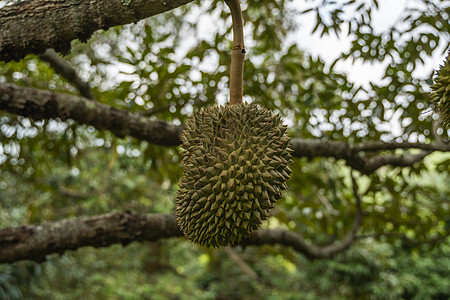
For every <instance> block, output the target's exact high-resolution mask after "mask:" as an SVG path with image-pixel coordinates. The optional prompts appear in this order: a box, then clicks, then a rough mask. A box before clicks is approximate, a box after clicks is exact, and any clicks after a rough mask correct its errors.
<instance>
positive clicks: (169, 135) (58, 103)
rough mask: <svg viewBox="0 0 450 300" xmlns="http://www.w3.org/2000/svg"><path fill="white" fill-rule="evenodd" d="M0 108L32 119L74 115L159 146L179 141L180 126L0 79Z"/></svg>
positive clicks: (97, 126)
mask: <svg viewBox="0 0 450 300" xmlns="http://www.w3.org/2000/svg"><path fill="white" fill-rule="evenodd" d="M0 110H4V111H7V112H11V113H14V114H18V115H22V116H26V117H31V118H33V119H49V118H60V119H61V120H66V119H69V118H70V119H73V120H75V121H78V122H79V123H81V124H87V125H92V126H94V127H95V128H97V129H107V130H109V131H111V132H112V133H114V134H115V135H117V136H119V137H124V136H126V135H130V136H133V137H136V138H138V139H140V140H146V141H149V142H150V143H154V144H156V145H162V146H175V145H179V144H180V134H181V131H182V127H180V126H176V125H173V124H168V123H166V122H163V121H153V120H150V119H149V118H147V117H144V116H142V115H140V114H135V113H131V112H128V111H125V110H120V109H117V108H114V107H111V106H108V105H105V104H102V103H97V102H93V101H90V100H88V99H86V98H82V97H78V96H74V95H69V94H61V93H57V92H52V91H46V90H38V89H31V88H23V87H18V86H15V85H12V84H7V83H0Z"/></svg>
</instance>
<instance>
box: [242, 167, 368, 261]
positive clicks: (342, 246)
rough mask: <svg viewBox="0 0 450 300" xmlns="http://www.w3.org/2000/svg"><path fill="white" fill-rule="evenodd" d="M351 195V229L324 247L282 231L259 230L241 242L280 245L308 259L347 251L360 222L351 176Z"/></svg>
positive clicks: (353, 181) (359, 206) (357, 200)
mask: <svg viewBox="0 0 450 300" xmlns="http://www.w3.org/2000/svg"><path fill="white" fill-rule="evenodd" d="M352 186H353V194H354V195H355V199H356V201H355V202H356V215H355V220H354V222H353V225H352V227H351V228H350V230H349V231H348V232H347V234H346V235H345V237H344V238H343V239H342V240H340V241H338V242H335V243H332V244H330V245H326V246H322V247H320V246H315V245H310V244H308V243H306V241H305V240H304V239H303V238H302V237H301V236H300V235H298V234H296V233H294V232H291V231H287V230H283V229H274V230H267V229H265V230H259V231H257V232H255V233H254V234H252V235H251V236H250V238H249V239H247V240H246V241H244V242H243V244H245V245H263V244H281V245H284V246H289V247H292V248H294V250H295V251H297V252H300V253H302V254H303V255H305V256H306V257H308V258H309V259H317V258H331V257H333V256H335V255H336V254H338V253H340V252H342V251H345V250H347V249H348V248H349V247H350V245H351V244H352V243H353V242H354V241H355V240H356V233H357V231H358V228H359V227H360V226H361V222H362V215H363V212H362V208H361V198H360V196H359V194H358V191H357V185H356V181H355V178H354V177H353V174H352Z"/></svg>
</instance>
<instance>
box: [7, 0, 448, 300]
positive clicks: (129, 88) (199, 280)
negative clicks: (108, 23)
mask: <svg viewBox="0 0 450 300" xmlns="http://www.w3.org/2000/svg"><path fill="white" fill-rule="evenodd" d="M6 2H11V1H6ZM416 2H417V4H416V5H411V6H407V7H406V8H405V10H404V11H403V12H402V15H401V16H400V17H399V18H398V20H397V22H396V23H394V24H393V26H392V27H391V28H389V29H388V30H386V31H383V32H377V31H376V28H373V27H372V21H371V17H372V15H373V14H374V12H375V11H376V10H377V6H378V5H383V2H381V1H380V3H378V1H375V0H373V1H312V0H310V1H305V3H304V7H305V9H302V11H301V12H299V11H297V9H296V8H295V7H294V6H293V3H294V1H291V0H276V1H267V0H253V1H244V2H243V8H244V19H245V22H246V25H245V34H246V46H247V49H248V50H247V53H248V55H247V57H248V59H247V60H246V62H245V75H244V76H245V77H244V95H245V97H244V100H246V101H251V102H256V103H259V104H262V105H263V106H265V107H267V108H269V109H271V110H273V111H275V112H278V113H280V115H282V116H283V117H284V118H285V119H286V121H287V122H288V123H289V125H290V127H289V134H290V136H292V137H301V138H310V139H318V140H321V141H327V140H341V141H348V142H350V143H366V142H369V141H379V140H383V141H387V142H391V141H395V142H403V141H409V142H415V141H419V142H423V143H431V142H438V141H441V140H443V141H444V142H448V132H447V131H446V130H444V129H443V128H442V125H441V124H439V123H436V122H435V121H436V120H437V119H438V115H437V114H436V113H434V112H433V109H434V107H433V105H432V104H431V103H430V96H429V93H428V92H429V85H430V84H431V82H432V75H433V74H432V73H431V69H428V70H427V72H429V73H418V72H417V68H418V67H420V66H422V64H423V62H424V61H426V58H427V57H430V56H432V55H436V53H443V52H445V50H446V49H445V48H446V47H448V42H446V41H448V40H449V32H450V28H449V26H450V25H449V24H450V20H449V4H448V2H446V1H437V0H435V1H416ZM4 4H6V3H5V1H0V6H2V5H4ZM308 14H314V15H315V17H316V20H317V23H316V24H317V25H316V26H315V28H314V31H315V32H316V34H320V35H322V36H326V35H333V34H337V35H348V37H349V38H350V40H351V42H352V43H351V48H350V49H349V50H348V52H347V53H343V54H342V56H341V57H339V58H338V59H337V60H336V63H337V62H339V61H352V60H353V61H357V60H360V61H363V62H366V63H373V62H384V66H385V70H384V77H383V80H382V81H380V82H377V83H372V84H371V85H370V87H361V86H359V85H357V84H355V83H353V82H351V81H350V80H349V79H348V78H347V76H346V74H340V73H338V72H336V71H335V67H334V66H335V64H332V65H328V64H325V63H324V62H323V61H322V60H321V59H320V58H315V57H314V56H312V55H310V54H308V53H305V52H304V51H303V50H302V49H301V45H300V46H299V45H297V44H293V43H291V42H289V40H290V39H289V36H290V34H292V32H293V31H294V30H295V29H296V23H295V22H296V18H297V17H300V16H304V15H308ZM205 15H208V16H212V18H213V20H214V23H212V24H211V23H205V22H210V20H209V19H208V20H206V21H205V20H204V19H203V17H204V16H205ZM205 24H207V27H208V30H206V31H205V30H204V29H203V28H204V27H205ZM230 24H231V20H230V17H229V13H228V10H227V8H226V6H225V4H224V3H223V1H218V0H210V1H201V3H197V2H195V3H191V4H189V5H186V6H183V7H180V8H178V9H176V10H174V11H171V12H168V13H165V14H164V15H158V16H155V17H152V18H150V19H147V20H144V21H140V22H138V23H137V24H131V25H125V26H120V27H116V28H112V29H110V30H108V31H106V32H97V33H96V34H95V36H94V37H93V38H92V39H90V40H89V41H88V42H87V43H86V44H83V43H80V42H74V43H73V45H72V46H73V48H72V52H71V54H70V55H69V56H68V57H66V59H67V60H68V61H69V62H70V63H71V64H72V65H73V66H75V68H76V69H77V71H78V73H79V74H80V75H81V77H82V78H83V79H84V80H86V81H88V82H89V83H90V85H91V87H92V90H93V92H94V94H95V96H96V101H99V102H102V103H105V104H108V105H111V106H114V107H117V108H121V109H127V110H129V111H133V112H140V113H143V114H146V115H148V116H151V117H152V118H158V119H162V120H165V121H169V122H173V123H176V124H181V123H185V122H186V119H187V118H188V117H189V116H190V115H192V112H193V111H194V110H198V109H200V108H202V107H207V106H211V105H214V104H215V103H221V104H223V103H225V101H226V97H227V96H226V95H227V84H228V73H229V63H230V55H229V53H230V51H229V49H230V45H231V44H230V38H231V26H230ZM300 30H301V29H300ZM302 34H308V33H306V32H303V33H302ZM186 36H189V37H193V36H196V37H197V38H196V39H195V41H192V39H185V38H184V37H186ZM434 68H437V66H434ZM0 80H1V81H6V82H11V83H14V84H17V85H23V86H30V87H36V88H41V89H51V90H57V91H62V92H68V93H77V91H76V90H75V89H74V88H73V87H72V86H71V84H70V83H69V82H68V81H67V80H66V79H64V78H62V77H61V76H59V75H57V74H56V73H55V72H54V71H53V69H52V68H50V66H49V65H48V64H46V63H44V62H42V61H40V60H39V58H38V57H36V56H31V55H30V56H28V57H27V58H25V59H23V60H21V61H20V62H10V63H7V64H5V63H0ZM393 124H394V125H395V129H396V130H395V133H393V130H392V127H393ZM179 151H180V149H179V148H162V147H158V146H154V145H151V144H148V143H145V142H141V141H138V140H135V139H132V138H124V139H120V138H117V137H114V136H112V135H111V134H110V133H108V132H100V131H97V130H95V129H94V128H92V127H89V126H81V125H78V124H75V123H74V122H72V121H66V122H63V121H61V120H58V119H56V120H45V121H33V120H30V119H28V118H24V117H19V116H14V115H10V114H5V113H1V114H0V168H1V173H0V228H4V227H9V226H19V225H22V224H41V223H44V222H48V221H52V220H59V219H64V218H68V217H74V216H81V215H97V214H101V213H106V212H111V211H120V210H132V211H137V212H143V213H151V212H173V211H174V200H175V193H176V189H177V186H176V184H177V182H178V181H179V179H180V176H181V170H182V167H181V164H180V157H179ZM407 152H408V153H409V152H410V151H409V150H408V151H407V150H396V154H399V155H401V154H406V153H407ZM449 171H450V159H449V156H448V154H442V153H435V154H433V155H430V156H429V157H427V158H426V159H425V161H424V162H422V163H419V164H416V165H414V166H413V167H405V168H399V167H383V168H381V169H379V170H378V171H376V172H375V173H373V174H371V175H367V176H366V175H364V176H363V175H360V176H358V185H359V187H360V190H359V192H360V194H361V195H362V199H363V210H364V212H365V215H364V222H363V225H362V227H361V228H360V230H359V234H360V235H361V236H363V237H369V238H367V239H360V240H359V241H358V242H356V243H355V245H354V246H353V247H352V248H351V250H349V251H347V252H345V253H342V254H341V255H339V256H338V257H336V258H335V259H333V260H323V261H309V260H307V259H306V258H305V257H303V256H301V255H300V254H297V253H294V252H293V251H292V250H289V249H285V248H281V247H259V248H255V247H248V248H246V249H240V248H237V249H235V251H236V252H237V253H238V254H239V255H240V256H241V257H242V258H243V260H244V261H245V262H246V263H247V264H248V265H249V266H250V268H251V269H252V270H254V271H255V272H256V274H257V275H258V277H259V278H260V281H254V280H251V279H250V278H249V277H248V276H247V275H246V274H245V273H243V272H242V270H241V269H240V268H238V266H237V265H236V263H235V262H234V261H233V260H231V259H230V258H229V257H228V256H227V254H226V253H225V252H224V251H223V250H217V251H208V250H205V249H202V248H197V246H194V245H192V244H190V243H188V242H186V241H184V240H182V239H178V240H168V241H160V242H158V243H133V244H131V245H129V246H127V247H125V248H121V247H119V246H114V247H110V248H108V249H91V248H82V249H79V250H77V251H74V252H69V253H66V254H64V255H62V256H61V257H59V256H56V255H55V256H51V257H49V259H48V260H47V261H46V262H43V263H41V264H37V263H30V262H19V263H16V264H13V265H1V266H0V298H2V299H3V298H5V299H42V298H43V299H46V298H51V299H68V298H73V299H80V298H82V299H98V298H101V299H103V298H108V299H299V298H300V299H323V298H329V299H349V298H362V297H367V298H368V299H390V298H392V299H395V298H406V299H439V298H441V299H445V298H447V297H450V291H449V289H450V287H449V286H448V281H446V280H445V279H446V278H448V277H449V275H450V274H449V273H448V270H449V269H450V261H449V260H450V248H449V246H448V242H449V241H448V239H447V240H446V239H445V238H444V237H445V235H446V234H448V232H449V230H450V218H449V215H450V206H449V204H448V199H449V195H450V189H449V187H448V184H447V183H448V181H449ZM349 172H350V170H349V167H348V166H346V165H345V163H344V162H342V161H340V160H336V159H333V158H316V159H313V160H309V161H308V160H306V159H304V158H301V159H295V162H294V166H293V174H292V177H291V179H290V180H289V181H288V186H289V190H288V191H286V192H285V193H284V197H283V199H281V200H280V201H279V202H278V205H277V209H276V211H275V212H274V214H273V216H272V217H271V218H270V219H269V220H268V221H267V222H266V223H265V224H264V226H265V227H267V228H274V227H283V228H288V229H290V230H293V231H295V232H298V233H301V234H302V235H303V236H304V237H305V238H307V239H308V242H312V243H316V244H319V245H324V244H328V243H330V242H333V241H335V240H338V239H340V238H342V237H343V236H344V235H345V233H346V232H347V230H348V229H349V228H350V227H351V224H352V222H353V219H352V217H349V216H352V215H353V214H354V213H355V207H354V202H355V199H354V194H353V192H352V187H351V181H350V178H349ZM118 258H119V259H118Z"/></svg>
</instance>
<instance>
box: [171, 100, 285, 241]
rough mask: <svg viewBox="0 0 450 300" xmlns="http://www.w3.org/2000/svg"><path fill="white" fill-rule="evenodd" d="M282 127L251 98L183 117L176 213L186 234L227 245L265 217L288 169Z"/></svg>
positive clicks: (277, 117)
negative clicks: (181, 164) (181, 169)
mask: <svg viewBox="0 0 450 300" xmlns="http://www.w3.org/2000/svg"><path fill="white" fill-rule="evenodd" d="M286 128H287V127H286V126H285V125H283V124H282V120H281V118H280V117H279V116H278V115H274V114H273V113H272V112H271V111H269V110H267V109H265V108H262V107H259V106H258V105H256V104H253V103H252V104H235V105H229V106H216V107H209V108H205V109H202V110H200V111H199V112H197V113H195V114H194V115H193V117H192V118H190V119H189V120H188V121H187V123H186V127H185V130H184V131H183V134H182V136H181V140H182V147H183V149H184V151H183V152H182V156H183V162H184V164H185V167H184V174H183V177H182V179H181V181H180V183H179V190H178V192H177V200H176V215H177V222H178V225H179V227H180V229H181V230H182V231H183V233H184V235H185V236H186V237H187V238H188V239H190V240H192V241H193V242H195V243H197V244H200V245H202V246H205V247H220V246H227V245H232V244H235V243H238V242H239V241H240V240H241V239H242V238H245V237H247V236H248V235H249V234H250V233H251V232H252V231H254V230H256V229H258V228H259V226H260V225H261V222H262V220H265V219H267V217H268V216H269V209H271V208H273V207H274V206H275V202H276V201H277V200H278V199H279V198H281V191H282V190H285V189H286V188H287V186H286V184H285V181H286V180H287V179H288V178H289V175H290V174H291V169H290V168H289V164H290V163H291V153H292V149H290V147H289V141H290V138H289V137H288V136H287V134H286V133H285V132H286Z"/></svg>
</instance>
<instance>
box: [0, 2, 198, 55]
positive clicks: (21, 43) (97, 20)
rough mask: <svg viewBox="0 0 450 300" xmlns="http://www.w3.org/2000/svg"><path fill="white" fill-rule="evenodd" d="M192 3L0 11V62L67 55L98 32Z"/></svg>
mask: <svg viewBox="0 0 450 300" xmlns="http://www.w3.org/2000/svg"><path fill="white" fill-rule="evenodd" d="M192 1H193V0H90V1H87V0H66V1H62V0H33V1H23V2H19V3H17V4H14V5H10V6H5V7H3V8H2V9H0V60H3V61H10V60H19V59H21V58H23V57H25V56H26V55H27V54H31V53H33V54H41V53H43V52H44V51H45V50H46V49H47V48H54V49H55V50H56V51H58V52H62V53H67V52H68V51H69V50H70V42H71V41H72V40H74V39H79V40H81V41H82V42H85V41H86V40H87V39H89V37H90V36H91V35H92V33H93V32H94V31H96V30H99V29H108V28H110V27H113V26H117V25H123V24H128V23H133V22H137V21H139V20H142V19H145V18H148V17H151V16H154V15H156V14H160V13H163V12H166V11H168V10H171V9H174V8H176V7H178V6H181V5H184V4H187V3H189V2H192Z"/></svg>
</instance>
